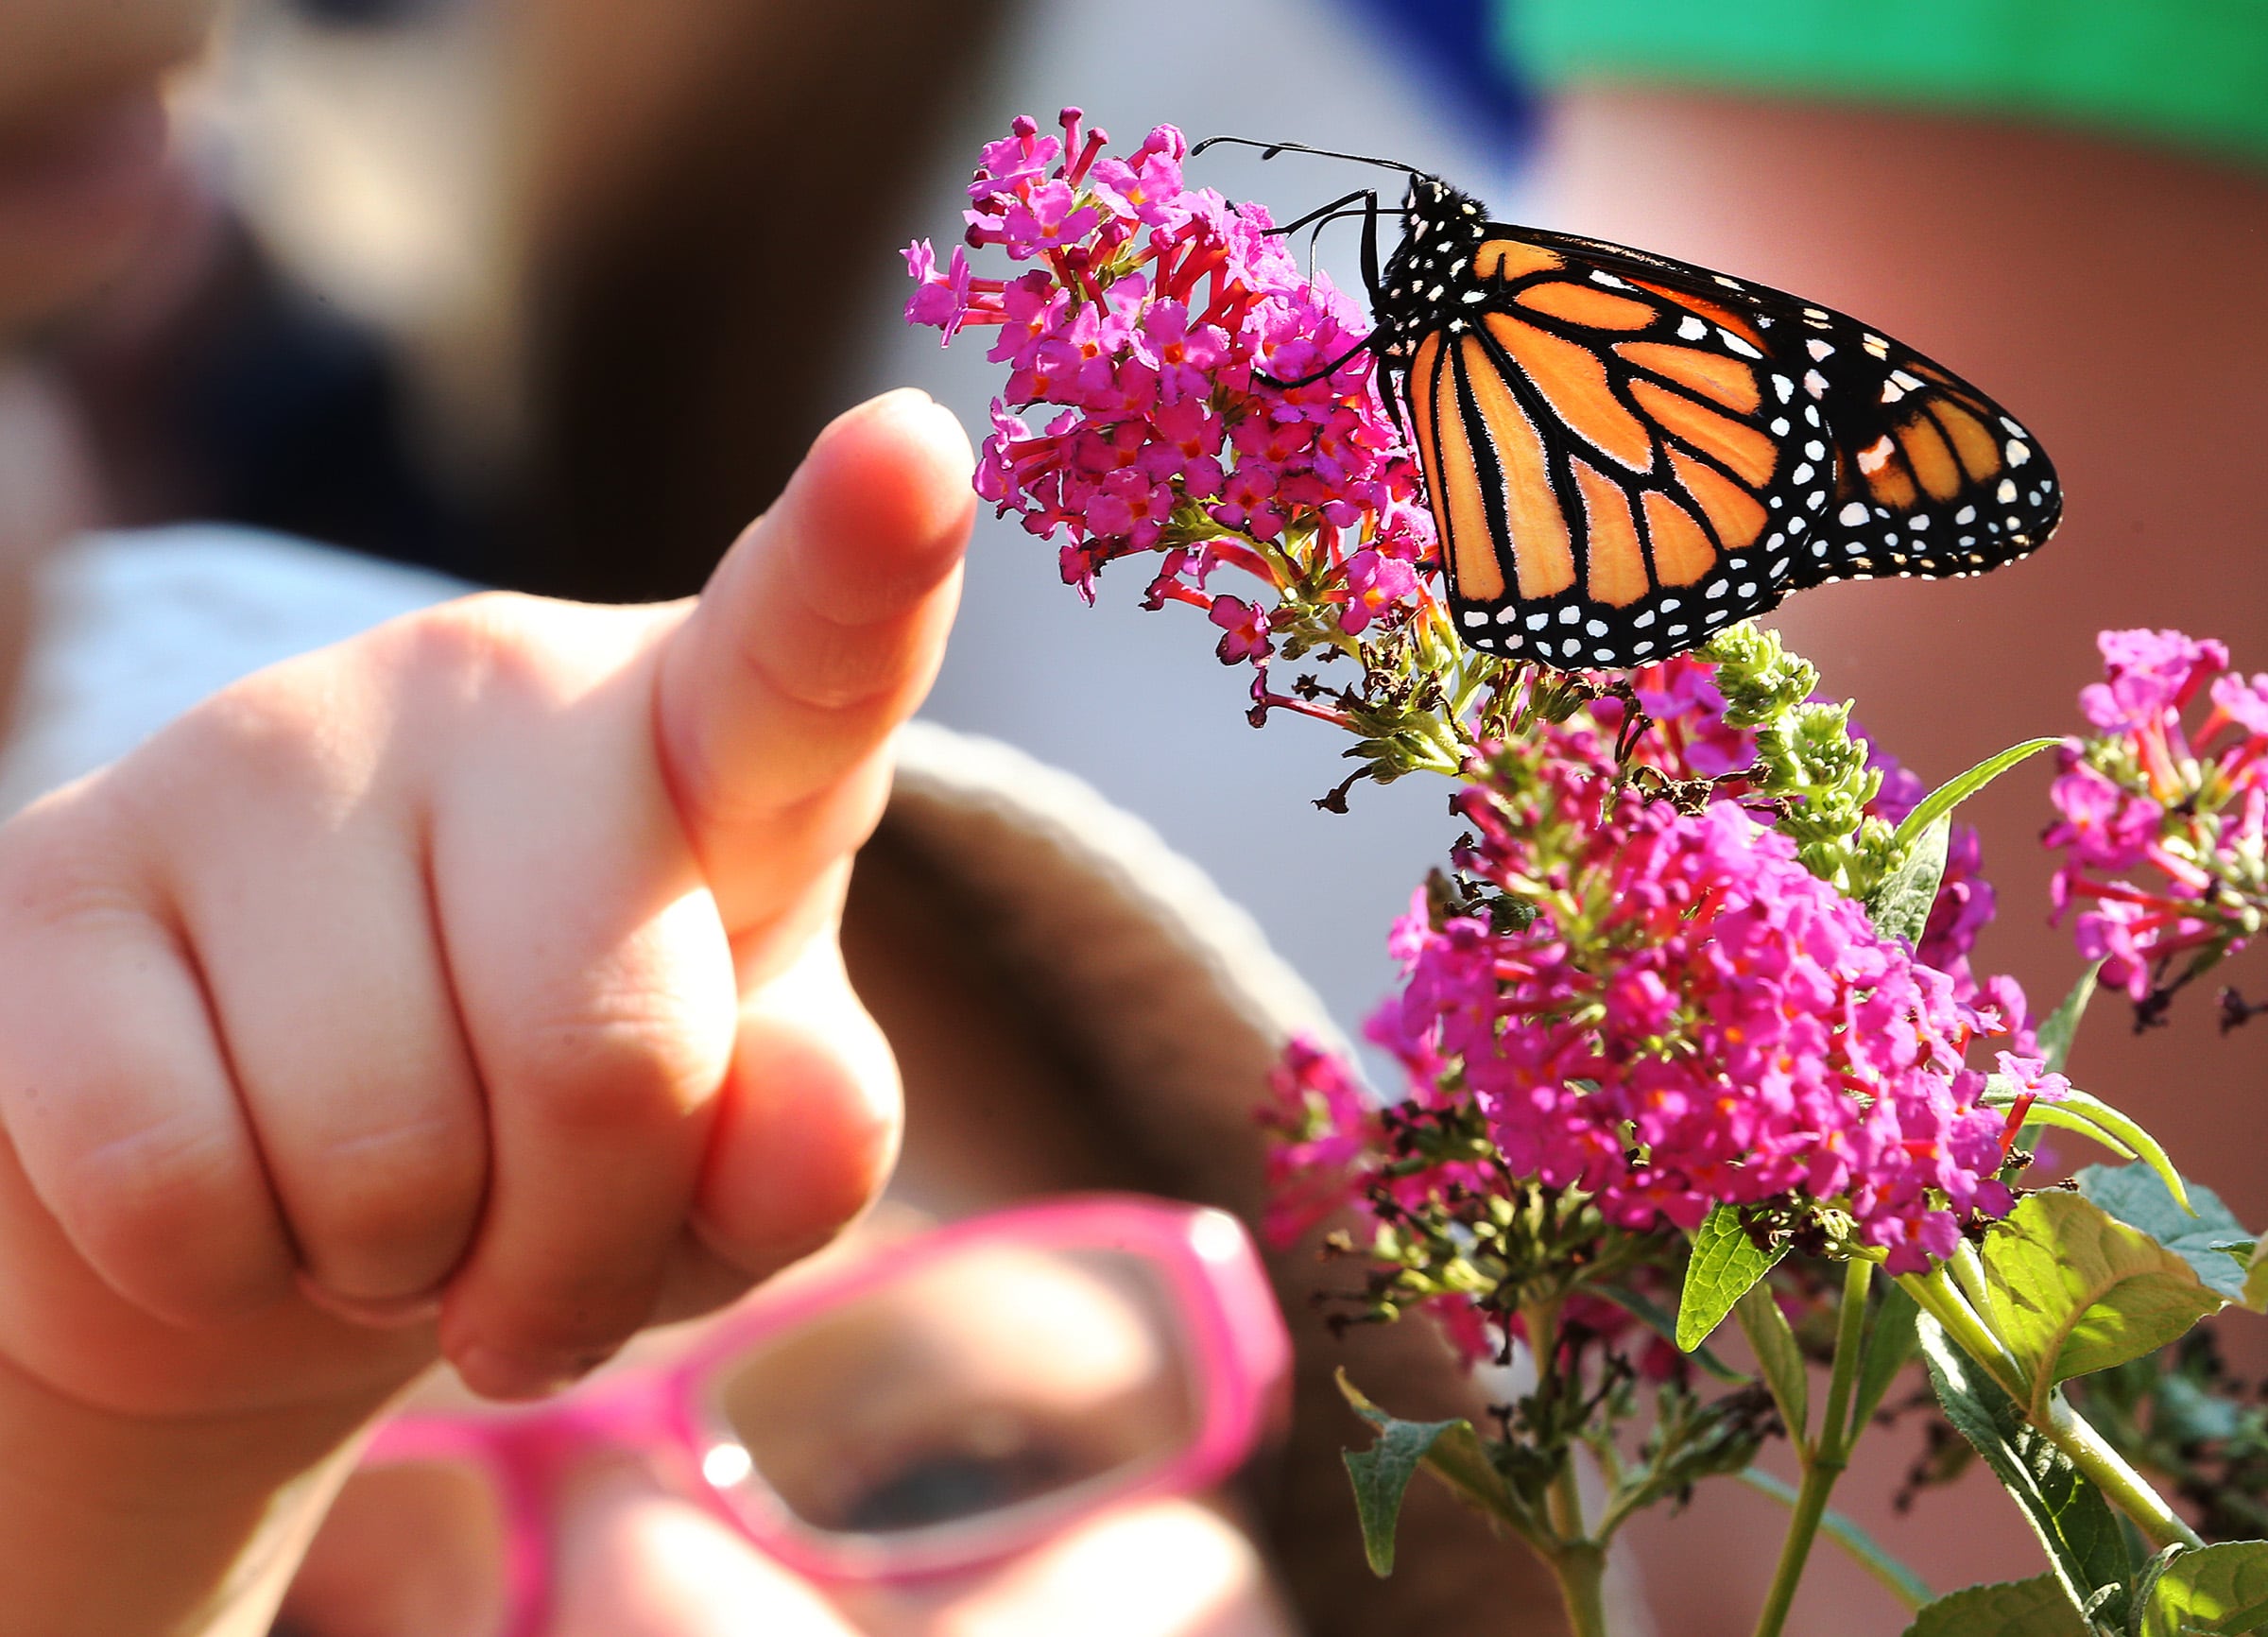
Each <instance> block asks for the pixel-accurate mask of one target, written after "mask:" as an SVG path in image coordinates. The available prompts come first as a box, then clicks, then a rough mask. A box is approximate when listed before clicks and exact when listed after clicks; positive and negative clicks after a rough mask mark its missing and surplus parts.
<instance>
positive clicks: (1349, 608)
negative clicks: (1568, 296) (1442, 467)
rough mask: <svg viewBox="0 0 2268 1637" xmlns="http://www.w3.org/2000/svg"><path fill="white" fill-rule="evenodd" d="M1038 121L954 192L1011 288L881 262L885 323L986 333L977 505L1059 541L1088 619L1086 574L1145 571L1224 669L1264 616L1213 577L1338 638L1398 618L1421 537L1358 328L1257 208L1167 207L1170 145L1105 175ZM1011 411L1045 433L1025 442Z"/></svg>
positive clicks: (1097, 141) (1414, 579) (1149, 144)
mask: <svg viewBox="0 0 2268 1637" xmlns="http://www.w3.org/2000/svg"><path fill="white" fill-rule="evenodd" d="M1060 123H1061V128H1062V134H1061V136H1060V137H1057V136H1053V135H1045V134H1042V133H1041V132H1040V129H1039V127H1038V126H1037V125H1036V124H1035V123H1034V122H1033V121H1032V120H1030V119H1028V118H1019V119H1018V120H1017V121H1016V122H1015V124H1014V126H1013V128H1012V131H1011V134H1010V135H1009V136H1007V137H1006V138H1005V139H1004V140H1002V141H999V142H995V143H993V144H991V145H989V146H987V147H986V148H985V150H984V154H983V162H982V164H981V165H980V166H979V168H978V170H977V173H976V179H975V181H972V182H971V183H970V186H969V196H970V198H971V207H970V209H969V210H968V211H967V213H966V216H967V220H968V223H969V231H968V239H969V244H970V246H971V248H984V247H997V248H998V249H1000V250H1003V251H1005V253H1006V255H1007V257H1008V259H1009V260H1010V261H1012V262H1032V263H1034V264H1036V265H1035V266H1034V267H1032V268H1031V270H1029V271H1027V272H1025V273H1023V274H1022V275H1021V276H1019V277H1015V278H1012V279H1005V280H1004V279H998V278H979V277H977V276H976V274H975V272H974V270H973V269H972V267H971V264H970V262H969V258H968V255H967V252H966V251H965V250H961V249H957V248H956V249H955V250H954V252H953V255H952V257H951V259H950V261H949V263H948V264H947V266H946V267H943V268H939V267H938V266H937V260H936V251H935V250H934V249H933V248H932V247H931V246H930V245H929V244H928V243H927V242H926V241H923V242H920V243H917V244H915V245H913V246H912V247H910V248H909V249H908V250H906V252H905V259H906V265H907V267H908V269H909V270H910V271H911V272H912V274H913V275H914V277H915V278H916V279H917V280H919V288H918V289H916V290H915V292H914V295H913V297H912V299H911V300H910V301H909V302H907V303H906V318H907V319H908V320H909V321H911V322H914V323H917V324H928V325H934V326H935V327H936V328H937V329H939V330H941V331H943V332H944V334H945V336H946V338H947V339H948V340H951V338H952V337H953V336H954V334H955V333H956V332H957V331H959V330H961V329H962V328H965V327H969V326H976V325H986V326H997V327H998V329H999V332H1000V333H999V336H998V338H997V339H996V340H995V342H994V344H993V346H992V349H991V351H990V353H988V357H990V358H991V359H992V360H993V361H994V362H996V363H1001V364H1005V365H1006V366H1007V369H1008V383H1007V390H1006V392H1005V395H1004V396H1003V397H1001V398H999V399H996V400H995V401H994V403H993V405H992V433H991V436H990V437H989V438H988V439H986V442H985V446H984V451H983V455H982V457H981V460H980V462H979V466H978V471H977V480H976V486H977V491H978V492H979V493H980V494H982V495H983V496H984V497H985V498H986V499H988V500H990V501H992V502H993V503H994V504H995V505H996V507H997V508H998V509H999V510H1000V512H1001V513H1002V514H1003V515H1005V514H1006V513H1008V512H1010V511H1013V512H1016V513H1018V514H1019V515H1020V516H1021V517H1022V521H1023V526H1024V527H1025V528H1027V529H1028V530H1030V531H1031V532H1032V533H1034V534H1037V535H1040V536H1041V537H1043V538H1050V539H1052V538H1055V537H1057V536H1058V535H1060V536H1061V537H1062V538H1063V543H1062V545H1061V547H1060V566H1061V570H1062V574H1063V578H1064V580H1065V582H1066V583H1068V584H1072V585H1075V586H1077V587H1079V589H1080V591H1081V593H1082V594H1085V595H1087V596H1088V597H1089V598H1090V600H1091V598H1092V594H1093V589H1092V588H1093V582H1094V577H1095V576H1096V574H1097V573H1098V572H1099V571H1100V570H1101V569H1102V567H1103V565H1104V564H1105V563H1108V562H1109V561H1111V560H1114V559H1116V558H1120V557H1125V556H1127V555H1129V554H1132V553H1136V552H1149V551H1160V552H1163V553H1165V554H1166V557H1165V561H1164V564H1163V566H1162V568H1161V569H1160V573H1159V575H1158V577H1157V579H1156V580H1155V582H1154V583H1153V584H1152V586H1151V588H1150V602H1151V605H1152V606H1158V605H1159V604H1160V603H1161V602H1163V601H1166V600H1176V601H1182V602H1190V603H1194V604H1196V605H1197V606H1199V607H1202V608H1205V609H1206V610H1207V611H1208V612H1209V613H1210V614H1211V618H1212V620H1213V622H1214V623H1215V624H1216V625H1218V626H1220V627H1221V628H1222V629H1223V630H1224V631H1225V632H1226V633H1227V634H1226V635H1224V637H1223V638H1222V639H1221V644H1220V648H1219V652H1220V656H1221V658H1222V659H1223V660H1224V661H1225V662H1228V663H1243V662H1248V663H1253V664H1255V665H1257V664H1259V663H1261V662H1262V661H1263V660H1264V659H1265V658H1266V657H1267V656H1268V654H1269V653H1270V652H1271V651H1272V649H1271V646H1270V643H1269V628H1270V624H1271V621H1272V620H1273V619H1274V618H1275V617H1276V612H1275V610H1274V609H1273V608H1271V607H1268V606H1264V605H1263V604H1256V603H1253V602H1248V601H1246V600H1245V599H1243V598H1239V597H1234V596H1229V595H1225V594H1211V593H1209V592H1208V591H1207V589H1206V581H1207V578H1208V577H1209V576H1210V574H1211V571H1212V570H1213V569H1214V568H1216V567H1218V566H1221V565H1223V564H1228V565H1230V566H1233V567H1237V568H1242V569H1245V570H1247V571H1249V572H1250V573H1252V574H1254V575H1255V576H1257V577H1260V578H1261V579H1262V580H1263V581H1265V582H1267V584H1268V586H1269V587H1270V588H1271V589H1273V590H1275V591H1278V592H1281V591H1282V590H1284V589H1285V588H1286V586H1287V585H1288V584H1289V583H1290V582H1291V581H1293V580H1295V579H1297V580H1300V581H1302V582H1303V583H1302V586H1301V589H1302V591H1303V593H1304V594H1307V595H1309V596H1311V597H1312V598H1314V599H1315V600H1317V601H1319V602H1320V603H1322V604H1325V605H1328V606H1331V607H1333V608H1335V609H1336V611H1337V613H1336V618H1337V621H1338V624H1339V627H1340V629H1343V630H1344V631H1347V632H1349V633H1352V632H1358V631H1361V630H1363V629H1366V628H1367V627H1368V626H1369V625H1371V624H1372V623H1373V622H1375V621H1379V620H1381V619H1393V618H1397V617H1402V616H1404V615H1406V614H1407V613H1408V612H1411V611H1413V610H1415V609H1416V608H1417V606H1418V605H1419V603H1420V601H1421V600H1422V598H1423V596H1424V594H1425V593H1424V590H1423V587H1422V585H1421V582H1420V578H1419V575H1418V572H1417V565H1418V564H1419V562H1420V561H1421V560H1424V559H1425V558H1426V557H1427V555H1428V554H1429V553H1430V552H1431V550H1432V546H1433V523H1432V518H1431V515H1430V514H1429V513H1428V512H1427V511H1426V509H1425V508H1424V506H1423V504H1422V502H1421V501H1420V500H1419V498H1418V486H1417V473H1416V469H1415V466H1414V465H1413V463H1412V461H1411V459H1410V457H1409V454H1408V452H1407V450H1406V449H1404V448H1403V447H1402V446H1401V444H1400V439H1398V438H1397V436H1396V435H1395V433H1394V431H1393V428H1392V426H1391V424H1390V422H1388V420H1387V418H1386V415H1385V411H1384V407H1383V405H1382V403H1381V402H1380V399H1379V396H1378V393H1377V390H1376V388H1375V386H1374V384H1373V379H1372V377H1373V361H1372V358H1371V356H1370V354H1369V353H1367V352H1364V351H1360V350H1358V345H1359V343H1360V342H1361V341H1362V340H1363V338H1364V337H1365V336H1366V334H1367V333H1368V328H1369V326H1368V323H1367V321H1366V319H1364V317H1363V314H1362V312H1361V310H1360V309H1359V308H1358V307H1357V306H1356V305H1355V304H1354V303H1352V302H1349V300H1348V299H1347V298H1346V297H1345V296H1344V295H1342V294H1341V293H1340V292H1338V291H1337V290H1335V289H1333V288H1332V285H1331V284H1329V282H1328V281H1326V280H1320V279H1318V280H1316V281H1314V282H1312V283H1311V282H1310V281H1309V280H1308V279H1306V278H1305V277H1304V276H1303V275H1302V274H1301V273H1300V271H1299V267H1298V265H1297V261H1296V260H1295V259H1294V257H1293V256H1292V254H1291V252H1290V251H1289V250H1287V249H1286V248H1285V245H1284V243H1283V241H1282V239H1281V238H1280V237H1279V236H1276V235H1274V234H1272V233H1270V232H1269V231H1268V230H1269V226H1270V223H1269V218H1268V215H1267V213H1266V212H1265V211H1264V210H1263V209H1262V208H1260V207H1259V206H1257V205H1251V204H1246V205H1241V206H1233V207H1232V206H1230V205H1229V203H1228V202H1227V201H1226V200H1224V199H1223V198H1221V196H1220V195H1219V194H1218V193H1216V192H1214V191H1212V190H1211V189H1209V188H1197V189H1193V188H1189V187H1187V186H1185V185H1184V182H1183V180H1182V163H1183V161H1184V159H1185V158H1186V157H1187V152H1188V150H1187V146H1186V144H1185V143H1184V142H1183V140H1182V137H1181V133H1180V132H1179V131H1177V130H1176V129H1174V128H1173V127H1171V126H1160V127H1159V128H1158V129H1155V130H1153V131H1151V132H1150V134H1149V135H1148V136H1147V137H1146V138H1144V139H1143V143H1142V145H1141V146H1139V147H1137V148H1136V149H1135V150H1134V151H1133V152H1132V153H1130V154H1128V155H1126V156H1125V158H1123V159H1120V158H1112V157H1108V155H1106V154H1105V152H1104V149H1105V146H1107V142H1108V139H1107V138H1106V136H1105V135H1104V133H1103V132H1102V131H1100V130H1090V131H1085V132H1082V129H1081V115H1080V112H1079V111H1078V110H1077V109H1065V110H1064V111H1063V112H1062V115H1061V121H1060ZM1349 353H1351V355H1349ZM1334 362H1335V365H1336V367H1335V368H1331V369H1330V370H1329V373H1327V374H1323V375H1322V376H1321V377H1320V378H1319V379H1316V380H1314V381H1311V382H1308V383H1306V384H1305V385H1301V386H1296V387H1295V386H1284V385H1280V384H1279V383H1283V382H1291V381H1297V380H1300V379H1301V378H1302V377H1305V376H1307V375H1309V374H1311V373H1314V372H1317V371H1320V370H1325V369H1326V367H1327V366H1332V365H1333V364H1334ZM1033 409H1041V410H1053V411H1054V413H1053V414H1052V415H1050V416H1049V418H1048V419H1047V420H1046V421H1045V423H1044V425H1042V426H1040V428H1038V429H1035V428H1034V426H1033V425H1032V424H1031V423H1030V422H1028V421H1027V420H1026V419H1025V418H1024V415H1023V414H1022V412H1023V411H1028V410H1033ZM1278 543H1284V544H1287V545H1296V546H1297V547H1298V548H1299V549H1300V552H1301V554H1302V555H1301V557H1300V558H1299V560H1292V559H1289V558H1287V557H1286V556H1285V555H1284V554H1283V553H1281V552H1277V551H1272V550H1270V549H1269V548H1270V547H1272V546H1275V545H1277V544H1278Z"/></svg>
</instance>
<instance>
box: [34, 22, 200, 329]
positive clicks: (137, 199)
mask: <svg viewBox="0 0 2268 1637" xmlns="http://www.w3.org/2000/svg"><path fill="white" fill-rule="evenodd" d="M219 5H220V0H0V342H4V341H6V340H8V339H9V338H10V337H11V336H14V335H16V334H19V333H20V332H22V331H23V330H25V329H26V327H28V326H30V325H33V324H36V323H37V322H39V321H40V320H41V319H44V318H46V317H48V316H50V315H51V314H53V313H55V312H56V311H58V310H60V309H61V308H63V307H66V306H68V305H69V304H70V303H72V302H75V301H77V300H80V299H82V298H84V297H85V296H86V295H87V294H89V293H90V292H91V291H92V290H93V289H94V288H95V287H96V286H98V285H99V284H101V282H102V281H103V280H104V279H106V278H108V277H109V276H111V275H112V273H114V272H115V271H116V270H117V269H118V267H120V266H121V265H122V264H123V263H124V262H125V260H126V259H127V258H128V257H129V255H130V254H131V253H132V251H133V250H134V249H135V248H136V246H137V245H138V244H139V242H140V239H141V236H142V234H143V233H144V232H145V231H146V228H147V225H148V222H149V219H150V216H151V215H152V213H153V211H154V209H155V207H156V205H157V204H158V202H159V201H160V199H161V198H163V188H164V183H165V152H166V150H165V134H166V133H165V112H164V108H163V102H162V99H161V95H160V94H161V89H162V84H163V78H164V77H165V75H166V74H167V73H168V72H169V71H170V70H171V69H173V68H174V67H176V66H178V65H179V64H180V63H181V62H183V61H185V60H188V59H189V58H190V57H192V56H194V55H195V54H196V52H197V51H198V48H199V47H200V46H201V45H202V43H203V42H204V37H205V32H206V29H207V27H208V26H209V25H210V24H211V23H212V21H213V17H214V14H215V11H216V10H217V9H219Z"/></svg>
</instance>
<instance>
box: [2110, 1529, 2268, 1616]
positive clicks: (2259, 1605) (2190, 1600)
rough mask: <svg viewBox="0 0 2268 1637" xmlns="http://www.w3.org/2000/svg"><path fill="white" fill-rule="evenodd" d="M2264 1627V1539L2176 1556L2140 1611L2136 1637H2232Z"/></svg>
mask: <svg viewBox="0 0 2268 1637" xmlns="http://www.w3.org/2000/svg"><path fill="white" fill-rule="evenodd" d="M2262 1628H2268V1541H2228V1542H2223V1543H2222V1544H2221V1545H2218V1546H2206V1547H2203V1548H2201V1549H2199V1550H2195V1551H2189V1552H2184V1553H2182V1554H2181V1555H2180V1556H2179V1557H2177V1558H2175V1559H2173V1561H2171V1562H2169V1563H2168V1564H2167V1565H2166V1567H2165V1572H2164V1573H2163V1574H2161V1575H2159V1576H2158V1577H2157V1583H2156V1585H2155V1586H2153V1587H2152V1588H2151V1589H2150V1601H2149V1602H2148V1603H2147V1604H2145V1605H2144V1606H2143V1609H2142V1631H2141V1637H2193V1634H2199V1633H2207V1632H2209V1633H2212V1634H2213V1637H2233V1634H2234V1633H2237V1632H2240V1631H2259V1630H2260V1629H2262Z"/></svg>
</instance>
